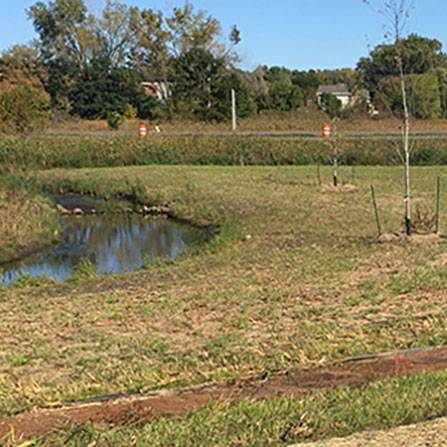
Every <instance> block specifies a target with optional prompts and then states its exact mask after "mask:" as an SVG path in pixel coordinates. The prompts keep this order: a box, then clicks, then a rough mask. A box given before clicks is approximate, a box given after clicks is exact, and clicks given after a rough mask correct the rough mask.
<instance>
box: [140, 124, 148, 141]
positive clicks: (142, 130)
mask: <svg viewBox="0 0 447 447" xmlns="http://www.w3.org/2000/svg"><path fill="white" fill-rule="evenodd" d="M146 135H147V127H146V124H144V123H140V125H139V127H138V136H139V137H140V138H144V137H145V136H146Z"/></svg>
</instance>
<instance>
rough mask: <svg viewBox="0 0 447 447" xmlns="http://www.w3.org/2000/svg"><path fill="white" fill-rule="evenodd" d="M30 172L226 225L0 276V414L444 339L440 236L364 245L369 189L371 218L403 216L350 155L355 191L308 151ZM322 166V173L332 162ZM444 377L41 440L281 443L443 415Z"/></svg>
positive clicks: (374, 176) (396, 187)
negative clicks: (301, 155) (301, 159)
mask: <svg viewBox="0 0 447 447" xmlns="http://www.w3.org/2000/svg"><path fill="white" fill-rule="evenodd" d="M36 175H37V177H38V182H39V183H40V184H41V185H44V186H45V188H46V190H54V191H56V190H58V191H60V190H61V189H62V190H63V189H65V190H67V189H70V190H76V191H79V192H83V193H95V194H97V195H100V196H106V197H110V196H113V195H114V194H116V193H124V192H131V193H132V194H133V195H134V196H135V197H137V198H138V199H139V200H141V201H147V202H150V203H163V204H165V203H168V204H169V205H170V207H171V208H172V210H173V211H174V213H175V214H176V215H177V216H179V217H182V218H186V219H189V220H191V221H193V222H195V223H199V224H217V225H220V228H221V231H222V233H221V235H220V236H218V237H217V240H215V241H214V242H213V243H211V244H210V245H209V246H208V247H205V248H203V247H202V248H200V249H198V250H194V251H193V252H192V253H190V254H189V255H188V256H184V257H183V258H182V259H179V260H177V261H175V262H167V261H166V262H164V261H162V262H160V263H158V264H157V265H155V266H153V267H150V268H148V269H147V270H143V271H141V272H137V273H132V274H124V275H120V276H116V277H93V278H89V279H85V280H77V281H73V282H68V283H65V284H61V285H44V286H41V287H39V288H36V287H23V288H13V289H7V290H2V291H0V314H1V315H2V319H1V321H0V340H1V341H0V358H1V363H0V365H1V367H0V413H1V414H14V413H17V412H20V411H24V410H26V409H31V408H40V407H44V406H54V405H58V404H61V403H67V402H70V401H73V400H77V399H83V398H88V397H92V396H97V395H101V394H109V393H121V392H129V391H147V390H151V389H158V388H166V387H167V388H173V387H180V386H189V385H193V384H200V383H203V382H207V381H216V382H221V381H224V380H227V379H233V378H238V377H242V376H246V375H248V374H251V373H258V372H260V371H265V370H267V371H268V370H274V369H281V370H282V369H287V368H290V367H292V366H297V365H310V364H318V363H321V362H329V361H332V360H338V359H342V358H345V357H347V356H353V355H357V354H365V353H372V352H379V351H388V350H392V349H398V348H409V347H421V346H432V345H442V344H445V343H446V339H447V326H446V321H447V320H446V316H447V304H446V302H445V291H446V289H447V273H446V269H445V265H446V264H447V255H446V243H445V242H439V241H431V242H430V241H428V242H411V243H407V242H398V243H393V244H377V243H374V238H375V234H376V228H375V222H374V217H373V211H372V207H371V200H370V195H369V194H370V193H369V186H370V184H374V185H375V187H376V192H377V195H378V202H379V211H380V215H381V219H382V225H383V227H384V230H385V231H387V232H389V231H394V230H398V229H400V228H401V227H402V211H403V203H402V202H403V200H402V194H401V185H402V172H401V169H400V168H392V167H386V168H385V167H363V168H360V167H358V168H357V170H356V181H357V187H358V190H357V191H356V192H354V193H350V194H340V193H322V192H321V191H320V189H319V187H318V185H317V179H316V168H315V167H313V166H307V167H235V166H233V167H210V166H208V167H205V166H203V167H200V166H195V167H193V166H146V167H143V166H141V167H122V168H102V169H79V170H50V171H41V172H39V173H38V174H36ZM438 175H441V176H442V178H443V179H444V178H447V168H443V167H431V168H428V167H427V168H422V167H418V168H415V169H414V170H413V178H414V204H415V205H416V206H418V207H419V209H420V210H421V214H424V213H425V214H430V213H431V212H432V210H433V209H434V188H435V184H436V177H437V176H438ZM341 177H342V178H344V179H345V180H346V181H350V180H351V170H350V168H347V167H345V168H341ZM323 178H324V179H327V181H329V179H330V170H329V168H323ZM442 210H443V213H444V215H445V212H446V211H447V203H446V200H445V197H444V198H443V200H442ZM446 380H447V379H446V376H445V374H437V375H425V376H420V377H417V378H408V379H399V380H398V379H393V380H388V381H385V382H382V383H381V384H375V385H371V386H370V387H369V388H367V389H364V390H360V391H359V390H341V391H338V392H335V393H334V392H332V393H326V394H322V395H318V396H316V397H314V398H311V399H307V400H306V399H304V400H303V401H300V402H298V401H295V402H294V401H290V400H287V399H280V400H272V401H269V402H265V403H253V402H243V403H241V404H240V405H238V406H237V407H235V408H224V407H219V408H218V409H214V410H213V409H207V410H203V411H202V412H199V413H198V414H197V415H193V416H191V417H189V418H184V419H181V420H178V421H168V420H161V421H158V422H154V423H152V424H149V425H146V426H144V427H137V428H123V429H116V430H114V431H111V432H105V433H102V432H100V431H96V430H95V429H93V428H85V429H84V430H81V431H79V430H78V431H76V432H75V433H68V434H67V433H64V434H59V435H57V436H56V437H52V438H51V439H49V440H41V441H39V443H40V444H42V445H57V443H60V445H64V444H65V445H66V444H68V445H70V442H71V443H72V444H71V445H123V446H128V445H151V446H152V445H160V446H161V445H172V446H177V445H178V446H180V445H182V446H183V445H185V446H186V445H205V444H206V443H207V445H222V446H223V445H234V446H249V445H250V446H251V445H273V446H276V445H278V446H279V445H287V443H288V442H289V443H290V442H291V441H302V440H306V439H309V438H320V437H327V436H329V435H334V434H338V435H339V434H348V433H352V432H355V431H357V430H360V429H364V428H382V427H386V426H389V425H394V424H397V423H406V422H411V421H414V420H419V419H424V418H429V417H433V416H437V415H442V414H446V413H447V409H446V407H445V404H443V403H442V399H441V400H436V399H434V398H433V396H435V394H436V393H438V395H445V391H446ZM421 390H424V392H421ZM443 393H444V394H443ZM383 396H386V399H385V401H383ZM444 400H445V399H444ZM404 401H405V405H404V406H403V407H402V402H404ZM383 402H385V403H383ZM398 404H399V405H400V406H401V407H402V408H403V410H402V412H396V411H397V410H396V408H397V405H398ZM353 408H354V410H355V409H356V408H358V411H357V410H355V411H354V410H353ZM324 409H327V411H326V412H324V411H323V410H324ZM299 418H301V419H299ZM299 420H300V421H302V424H301V423H299ZM300 424H301V425H300ZM289 426H291V428H290V430H288V431H287V428H288V427H289ZM222 433H223V434H222ZM284 433H286V434H284ZM95 440H96V441H98V443H97V444H94V443H93V444H92V442H96V441H95ZM207 440H208V441H207ZM210 443H211V444H210Z"/></svg>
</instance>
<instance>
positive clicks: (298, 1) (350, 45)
mask: <svg viewBox="0 0 447 447" xmlns="http://www.w3.org/2000/svg"><path fill="white" fill-rule="evenodd" d="M35 1H36V0H12V1H9V0H0V3H1V6H0V50H4V49H5V48H7V47H9V46H10V45H12V44H13V43H26V42H28V41H30V40H31V39H32V38H33V37H34V33H33V29H32V26H31V24H30V23H29V21H28V20H27V18H26V13H25V9H26V8H28V7H29V6H31V5H32V4H34V3H35ZM375 1H376V2H380V0H375ZM86 2H87V4H88V5H89V6H90V7H91V8H93V9H94V10H96V11H98V10H100V8H101V5H102V3H103V0H86ZM125 3H128V4H132V5H135V6H139V7H151V8H155V9H162V10H169V9H171V8H172V7H173V6H175V5H182V4H183V0H126V1H125ZM191 3H193V5H194V6H195V7H196V8H202V9H205V10H207V11H208V12H209V13H211V14H212V15H214V16H215V17H216V18H218V19H219V20H220V21H221V23H222V24H223V26H224V28H225V30H229V28H230V27H231V25H232V24H237V25H238V27H239V28H240V30H241V32H242V44H241V45H240V47H239V51H240V54H241V55H242V57H243V63H242V66H243V67H244V68H248V69H252V68H255V67H256V66H257V65H260V64H265V65H283V66H287V67H289V68H293V69H300V70H305V69H309V68H341V67H354V66H355V64H356V62H357V61H358V59H359V58H360V57H361V56H363V55H365V54H366V53H367V52H368V48H369V47H370V46H371V45H373V46H374V45H375V44H377V43H379V42H380V41H381V40H383V35H384V29H383V25H382V21H383V20H382V18H381V17H380V16H379V15H378V14H377V13H376V12H375V10H374V9H372V8H370V7H367V6H365V5H363V4H362V1H361V0H191ZM446 19H447V0H415V8H414V10H413V12H412V17H411V21H410V25H409V29H410V30H411V31H414V32H417V33H419V34H422V35H424V36H429V37H435V38H437V39H439V40H440V41H441V42H442V43H443V44H444V46H445V47H446V48H445V49H446V50H447V26H446V25H445V21H446Z"/></svg>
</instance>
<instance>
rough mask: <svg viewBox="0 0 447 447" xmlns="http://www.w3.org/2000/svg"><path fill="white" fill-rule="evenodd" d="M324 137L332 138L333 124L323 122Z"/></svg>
mask: <svg viewBox="0 0 447 447" xmlns="http://www.w3.org/2000/svg"><path fill="white" fill-rule="evenodd" d="M323 138H326V139H329V138H331V126H330V124H328V123H324V124H323Z"/></svg>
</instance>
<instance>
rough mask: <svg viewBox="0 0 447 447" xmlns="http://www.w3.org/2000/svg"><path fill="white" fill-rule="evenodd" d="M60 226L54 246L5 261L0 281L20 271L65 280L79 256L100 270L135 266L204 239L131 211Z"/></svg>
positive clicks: (118, 270) (70, 220) (64, 222)
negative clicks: (11, 261) (38, 252)
mask: <svg viewBox="0 0 447 447" xmlns="http://www.w3.org/2000/svg"><path fill="white" fill-rule="evenodd" d="M62 230H63V236H62V241H61V242H60V243H59V244H58V245H57V246H56V247H53V248H52V249H49V250H45V251H44V252H42V253H40V254H38V255H36V256H32V257H29V258H26V259H24V260H22V261H19V262H15V263H12V264H10V265H7V266H5V267H4V272H3V278H2V281H1V283H2V285H3V286H8V285H9V284H10V283H11V282H12V281H15V280H17V279H19V278H20V277H22V276H24V275H32V276H36V277H37V276H43V275H46V276H48V277H49V278H52V279H55V280H57V281H64V280H67V279H69V278H70V277H71V276H72V275H73V272H74V268H75V266H76V265H77V264H79V262H80V261H81V259H89V260H90V261H91V262H92V263H93V264H94V265H95V267H96V272H97V273H99V274H108V273H121V272H129V271H134V270H138V269H140V268H142V267H143V266H144V265H145V264H147V263H150V262H153V261H154V260H155V259H157V258H159V257H169V258H176V257H177V256H179V255H180V254H181V253H182V252H183V251H184V250H185V248H186V247H187V246H188V245H191V244H192V243H194V242H197V241H200V240H203V238H204V235H203V233H202V231H200V230H197V229H195V228H192V227H189V226H186V225H182V224H179V223H176V222H173V221H171V220H167V219H157V220H146V219H144V218H143V217H141V216H138V215H131V214H120V215H112V216H111V215H99V216H82V217H75V216H67V217H64V218H63V219H62Z"/></svg>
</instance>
